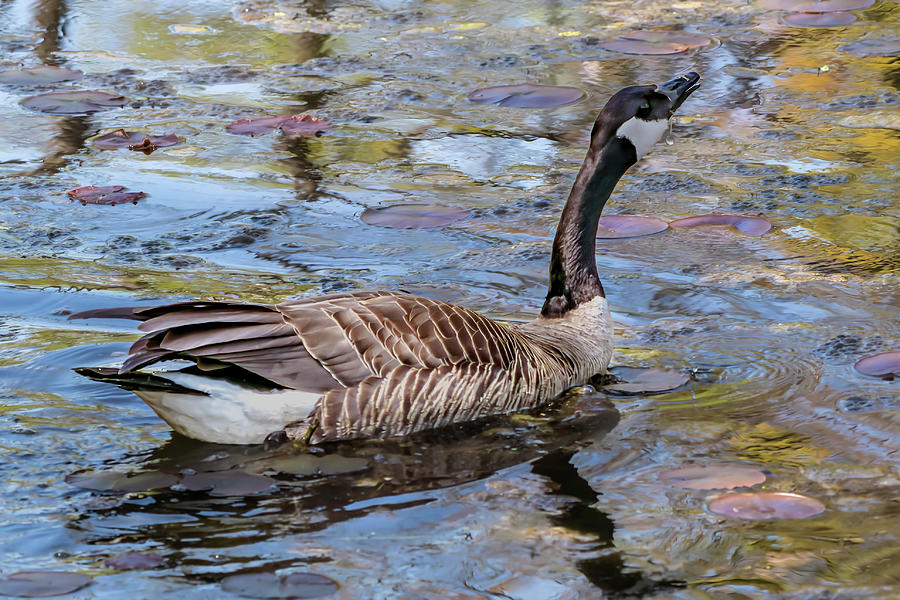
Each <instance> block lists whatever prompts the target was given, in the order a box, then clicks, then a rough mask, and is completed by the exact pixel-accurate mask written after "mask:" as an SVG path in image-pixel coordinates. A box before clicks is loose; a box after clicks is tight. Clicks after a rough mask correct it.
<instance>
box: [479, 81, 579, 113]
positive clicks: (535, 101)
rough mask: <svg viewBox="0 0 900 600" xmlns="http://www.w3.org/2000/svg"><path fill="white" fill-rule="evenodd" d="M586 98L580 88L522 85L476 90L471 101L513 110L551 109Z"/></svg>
mask: <svg viewBox="0 0 900 600" xmlns="http://www.w3.org/2000/svg"><path fill="white" fill-rule="evenodd" d="M584 97H585V93H584V92H582V91H581V90H579V89H578V88H573V87H565V86H561V85H537V84H534V83H520V84H517V85H498V86H494V87H487V88H481V89H478V90H475V91H474V92H472V93H471V94H469V100H470V101H472V102H475V103H476V104H496V105H497V106H508V107H512V108H550V107H554V106H566V105H569V104H575V103H576V102H578V101H579V100H581V99H582V98H584Z"/></svg>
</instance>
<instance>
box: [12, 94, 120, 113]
mask: <svg viewBox="0 0 900 600" xmlns="http://www.w3.org/2000/svg"><path fill="white" fill-rule="evenodd" d="M20 104H21V105H22V106H24V107H25V108H30V109H31V110H36V111H38V112H43V113H49V114H51V115H87V114H91V113H95V112H97V111H100V110H106V109H107V108H115V107H120V106H125V105H126V104H128V98H126V97H125V96H122V95H119V94H111V93H109V92H100V91H96V90H91V91H67V92H48V93H46V94H38V95H37V96H29V97H28V98H25V99H24V100H22V101H21V102H20Z"/></svg>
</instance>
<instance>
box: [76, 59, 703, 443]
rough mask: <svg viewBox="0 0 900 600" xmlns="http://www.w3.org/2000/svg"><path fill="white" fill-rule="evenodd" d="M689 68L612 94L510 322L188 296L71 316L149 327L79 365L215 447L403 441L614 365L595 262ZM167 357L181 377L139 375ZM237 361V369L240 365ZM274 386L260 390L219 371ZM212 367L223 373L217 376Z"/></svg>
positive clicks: (421, 308) (323, 302)
mask: <svg viewBox="0 0 900 600" xmlns="http://www.w3.org/2000/svg"><path fill="white" fill-rule="evenodd" d="M699 80H700V76H699V75H697V74H696V73H693V72H692V73H688V74H686V75H681V76H679V77H676V78H675V79H673V80H671V81H668V82H666V83H663V84H660V85H658V86H656V85H647V86H632V87H627V88H624V89H622V90H620V91H619V92H617V93H616V94H615V95H614V96H613V97H612V98H611V99H610V100H609V102H607V104H606V106H605V107H604V108H603V110H602V112H601V113H600V116H599V117H598V118H597V121H596V123H595V124H594V128H593V131H592V132H591V143H590V148H589V149H588V152H587V156H586V158H585V160H584V164H583V165H582V167H581V170H580V171H579V173H578V176H577V177H576V179H575V184H574V185H573V186H572V191H571V193H570V194H569V199H568V201H567V202H566V205H565V208H564V209H563V212H562V216H561V217H560V221H559V225H558V228H557V233H556V239H555V240H554V242H553V254H552V257H551V262H550V287H549V291H548V293H547V299H546V301H545V302H544V306H543V309H542V311H541V315H540V316H539V317H538V318H537V319H535V320H533V321H531V322H528V323H524V324H521V325H501V324H500V323H497V322H495V321H492V320H491V319H489V318H487V317H485V316H482V315H480V314H478V313H475V312H473V311H470V310H468V309H465V308H462V307H459V306H455V305H451V304H447V303H443V302H437V301H434V300H428V299H425V298H419V297H416V296H413V295H410V294H406V293H392V292H349V293H339V294H331V295H327V296H320V297H315V298H308V299H303V300H295V301H289V302H285V303H282V304H278V305H258V304H244V303H230V302H184V303H179V304H172V305H168V306H159V307H146V308H144V307H139V308H122V309H100V310H94V311H87V312H84V313H79V314H78V315H73V317H77V318H86V317H110V318H129V319H135V320H139V321H143V323H141V325H140V326H139V329H140V330H141V331H143V332H145V333H146V335H145V336H144V337H142V338H141V339H140V340H138V341H137V342H136V343H135V344H134V345H133V346H132V347H131V350H130V355H129V357H128V359H127V360H126V361H125V363H124V365H123V366H122V367H121V369H118V370H114V369H82V370H80V371H79V372H81V373H83V374H85V375H88V376H91V377H95V378H97V379H101V380H106V381H111V382H114V383H118V384H120V385H122V386H123V387H128V388H129V389H133V390H134V391H135V392H136V393H137V394H138V395H139V396H140V397H141V398H143V399H144V400H145V401H146V402H147V403H148V404H149V405H150V406H151V407H152V408H153V409H154V410H155V411H156V412H157V414H159V415H160V416H161V417H162V418H163V419H164V420H165V421H166V422H167V423H169V424H170V425H171V426H172V427H173V428H174V429H175V430H176V431H178V432H180V433H182V434H184V435H187V436H189V437H193V438H197V439H201V440H206V441H212V442H220V443H232V444H242V443H243V444H247V443H258V442H261V441H263V440H264V439H265V438H266V436H267V434H270V433H271V432H273V431H276V430H277V431H276V435H275V436H274V438H273V439H287V438H290V439H301V440H306V441H309V442H310V443H320V442H326V441H331V440H340V439H352V438H361V437H390V436H395V435H406V434H410V433H414V432H417V431H422V430H425V429H431V428H436V427H441V426H444V425H449V424H452V423H459V422H464V421H470V420H473V419H478V418H481V417H485V416H487V415H492V414H501V413H509V412H513V411H518V410H523V409H527V408H531V407H534V406H537V405H540V404H543V403H545V402H547V401H549V400H550V399H552V398H554V397H555V396H557V395H559V394H560V393H562V392H563V391H565V390H566V389H568V388H569V387H572V386H574V385H579V384H581V383H584V382H585V381H587V380H588V378H590V377H591V376H592V375H594V374H595V373H598V372H602V371H604V370H605V369H606V367H607V364H608V363H609V360H610V356H611V354H612V349H613V343H612V325H611V321H610V317H609V308H608V305H607V301H606V298H605V297H604V293H603V287H602V286H601V284H600V280H599V277H598V274H597V265H596V262H595V258H594V252H595V237H596V231H597V220H598V219H599V217H600V212H601V210H602V209H603V206H604V204H605V203H606V201H607V199H608V198H609V196H610V194H611V193H612V191H613V188H614V187H615V185H616V183H617V182H618V180H619V178H620V177H621V176H622V175H623V174H624V173H625V171H626V170H627V169H628V168H629V167H631V165H633V164H635V163H636V162H637V161H638V160H639V159H640V158H641V156H643V155H644V154H645V153H646V152H647V151H648V150H649V149H650V147H651V146H652V145H653V144H654V143H656V142H657V141H658V140H659V138H660V137H661V136H662V134H663V133H664V132H665V131H666V130H667V129H668V126H669V119H670V118H671V117H672V115H673V113H674V111H675V110H676V109H677V108H678V107H679V106H680V105H681V103H682V102H684V100H685V99H686V98H687V97H688V96H689V95H690V93H691V92H693V91H694V90H695V89H696V88H697V86H698V82H699ZM168 359H187V360H191V361H195V362H196V363H197V364H196V366H193V365H192V366H191V367H189V369H188V370H182V371H178V372H171V371H168V372H165V371H161V372H155V373H153V374H150V375H148V374H143V373H141V372H140V371H137V369H140V368H142V367H146V366H148V365H150V364H153V363H156V362H159V361H163V360H168ZM236 368H237V369H236ZM235 371H239V372H240V373H241V374H242V375H243V379H244V380H245V381H244V383H246V379H247V378H248V376H252V377H251V378H252V379H253V380H254V381H255V383H260V382H265V383H266V384H267V385H268V386H269V387H271V384H273V383H274V384H276V385H277V386H280V388H279V389H278V390H277V391H274V392H273V391H271V390H269V391H268V393H259V391H258V390H253V389H251V388H250V387H247V386H246V385H235V384H234V383H230V382H228V380H227V377H226V375H233V374H234V372H235ZM216 375H221V376H219V377H216Z"/></svg>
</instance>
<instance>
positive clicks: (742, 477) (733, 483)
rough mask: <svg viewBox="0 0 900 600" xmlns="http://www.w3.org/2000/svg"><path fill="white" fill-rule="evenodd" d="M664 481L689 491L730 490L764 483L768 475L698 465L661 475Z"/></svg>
mask: <svg viewBox="0 0 900 600" xmlns="http://www.w3.org/2000/svg"><path fill="white" fill-rule="evenodd" d="M659 478H660V479H662V480H663V481H668V482H671V484H672V485H674V486H676V487H680V488H685V489H688V490H730V489H732V488H736V487H750V486H753V485H757V484H760V483H763V482H764V481H765V480H766V475H765V473H763V472H762V471H760V470H759V469H751V468H749V467H738V466H727V465H697V466H692V467H682V468H680V469H674V470H672V471H665V472H664V473H660V474H659Z"/></svg>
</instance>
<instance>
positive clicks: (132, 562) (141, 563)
mask: <svg viewBox="0 0 900 600" xmlns="http://www.w3.org/2000/svg"><path fill="white" fill-rule="evenodd" d="M163 562H164V561H163V557H162V556H159V555H157V554H144V553H143V552H126V553H125V554H120V555H119V556H113V557H110V558H107V559H106V560H105V561H103V564H104V565H106V566H107V567H112V568H114V569H119V570H122V571H126V570H131V569H152V568H154V567H158V566H159V565H161V564H162V563H163Z"/></svg>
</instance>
